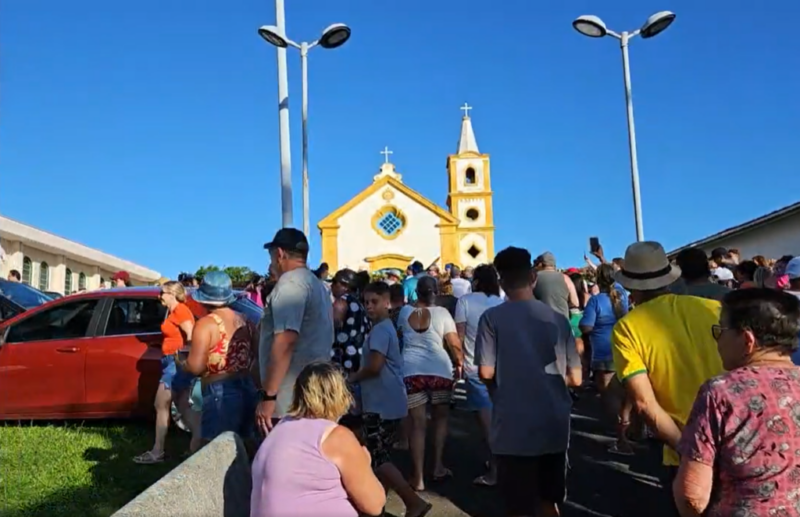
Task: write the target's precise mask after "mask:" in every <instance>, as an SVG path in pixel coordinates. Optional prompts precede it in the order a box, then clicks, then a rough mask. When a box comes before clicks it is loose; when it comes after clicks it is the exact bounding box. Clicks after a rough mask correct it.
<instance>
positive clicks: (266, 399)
mask: <svg viewBox="0 0 800 517" xmlns="http://www.w3.org/2000/svg"><path fill="white" fill-rule="evenodd" d="M258 400H260V401H261V402H272V401H275V400H278V394H277V393H276V394H275V395H268V394H267V392H266V391H264V390H258Z"/></svg>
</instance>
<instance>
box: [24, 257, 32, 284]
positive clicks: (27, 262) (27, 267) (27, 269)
mask: <svg viewBox="0 0 800 517" xmlns="http://www.w3.org/2000/svg"><path fill="white" fill-rule="evenodd" d="M32 274H33V262H31V259H30V257H22V281H23V282H24V283H26V284H28V285H31V275H32Z"/></svg>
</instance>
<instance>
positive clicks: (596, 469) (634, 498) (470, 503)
mask: <svg viewBox="0 0 800 517" xmlns="http://www.w3.org/2000/svg"><path fill="white" fill-rule="evenodd" d="M532 403H535V402H532ZM598 411H599V408H598V401H597V399H596V398H595V397H593V396H592V395H591V394H585V395H583V396H582V398H581V400H580V401H579V402H578V403H577V404H576V407H575V411H574V413H573V419H572V422H573V432H572V445H571V448H570V462H571V466H572V468H571V470H570V473H569V481H568V483H569V497H568V501H567V504H566V506H565V508H564V512H563V515H564V516H565V517H590V516H594V517H640V516H641V515H644V514H645V513H647V514H648V515H649V516H650V517H661V516H662V515H666V513H663V510H664V507H665V506H666V502H667V500H666V498H665V495H664V494H663V492H662V490H661V488H660V486H659V482H658V480H657V478H656V476H657V475H658V466H659V462H660V451H659V450H656V449H655V448H648V447H646V446H642V447H641V448H640V449H639V450H638V451H637V454H636V456H633V457H623V456H616V455H613V454H609V453H608V452H607V448H608V446H609V445H610V444H611V443H613V439H612V438H611V437H610V436H609V435H608V434H605V433H603V430H602V428H601V426H600V424H599V422H598V420H597V415H598ZM486 454H487V452H486V450H485V447H484V446H483V445H482V444H481V439H480V429H479V428H478V427H477V423H476V422H475V421H474V419H473V418H471V415H468V414H463V413H457V414H455V415H454V416H453V418H452V423H451V432H450V439H449V441H448V444H447V450H446V452H445V462H446V464H447V466H448V467H450V468H451V469H452V470H453V472H454V474H455V477H454V478H452V479H450V480H448V481H446V482H444V483H441V484H437V485H433V484H429V485H428V487H427V488H428V490H427V491H426V492H425V493H424V494H423V496H424V497H425V498H426V499H427V500H429V501H431V502H432V503H433V504H434V510H433V511H432V512H431V513H430V514H429V515H431V517H461V516H466V515H471V516H477V517H494V516H497V515H502V513H501V510H502V509H501V506H500V504H499V501H498V500H497V495H496V494H495V491H494V489H491V488H482V487H475V486H473V485H472V480H473V479H474V478H475V477H476V476H478V475H480V474H482V473H483V467H482V465H483V463H484V461H485V460H486ZM408 461H409V460H408V457H407V455H405V454H402V455H401V456H400V458H399V460H398V463H399V464H400V466H401V469H403V470H404V471H407V470H406V469H407V467H408ZM388 511H389V513H390V514H392V515H394V516H397V517H402V515H403V505H402V502H401V501H400V500H399V499H398V498H397V496H396V495H394V494H392V495H391V496H390V498H389V504H388Z"/></svg>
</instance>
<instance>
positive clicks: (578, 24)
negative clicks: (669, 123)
mask: <svg viewBox="0 0 800 517" xmlns="http://www.w3.org/2000/svg"><path fill="white" fill-rule="evenodd" d="M673 21H675V13H672V12H670V11H660V12H658V13H656V14H654V15H652V16H651V17H650V18H648V19H647V21H646V22H644V25H642V27H641V28H640V29H638V30H635V31H633V32H627V31H625V32H622V33H616V32H614V31H611V30H608V28H607V27H606V24H605V22H603V20H601V19H600V18H599V17H597V16H594V15H583V16H579V17H578V18H576V19H575V21H574V22H572V26H573V27H574V28H575V30H577V31H578V32H580V33H581V34H583V35H584V36H589V37H590V38H602V37H604V36H611V37H612V38H616V39H618V40H619V46H620V49H621V50H622V73H623V78H624V80H625V104H626V108H627V115H628V150H629V153H630V163H631V187H632V189H633V216H634V220H635V222H636V240H637V241H639V242H641V241H643V240H644V229H643V227H642V202H641V194H640V192H639V161H638V158H637V154H636V128H635V125H634V122H633V96H632V93H631V67H630V61H629V58H628V41H630V39H631V38H634V37H636V36H639V35H641V36H642V38H643V39H649V38H652V37H654V36H657V35H658V34H660V33H662V32H664V31H665V30H666V29H667V27H669V26H670V25H671V24H672V22H673Z"/></svg>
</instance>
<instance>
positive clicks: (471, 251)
mask: <svg viewBox="0 0 800 517" xmlns="http://www.w3.org/2000/svg"><path fill="white" fill-rule="evenodd" d="M467 253H468V254H469V256H470V257H472V258H474V259H476V258H478V255H480V254H481V250H480V248H478V247H477V246H475V245H474V244H473V245H472V246H470V247H469V249H468V250H467Z"/></svg>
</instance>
